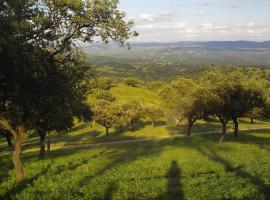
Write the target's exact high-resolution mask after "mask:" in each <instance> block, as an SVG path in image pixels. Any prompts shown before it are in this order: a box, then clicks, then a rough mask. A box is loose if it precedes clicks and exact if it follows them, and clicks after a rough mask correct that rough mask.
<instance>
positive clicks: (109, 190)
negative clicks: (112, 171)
mask: <svg viewBox="0 0 270 200" xmlns="http://www.w3.org/2000/svg"><path fill="white" fill-rule="evenodd" d="M116 190H117V183H116V182H112V183H109V184H108V187H107V189H106V191H105V194H104V200H111V199H113V193H114V192H115V191H116Z"/></svg>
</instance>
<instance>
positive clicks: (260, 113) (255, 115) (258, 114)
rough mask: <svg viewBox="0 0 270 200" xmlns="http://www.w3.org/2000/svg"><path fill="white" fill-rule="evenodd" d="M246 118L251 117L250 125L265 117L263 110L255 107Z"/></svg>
mask: <svg viewBox="0 0 270 200" xmlns="http://www.w3.org/2000/svg"><path fill="white" fill-rule="evenodd" d="M246 117H249V118H250V123H251V124H254V119H258V118H260V117H263V108H258V107H254V108H253V109H251V110H250V111H249V112H248V113H247V114H246Z"/></svg>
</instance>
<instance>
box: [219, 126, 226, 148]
mask: <svg viewBox="0 0 270 200" xmlns="http://www.w3.org/2000/svg"><path fill="white" fill-rule="evenodd" d="M221 123H222V131H221V136H220V139H219V143H222V142H223V141H224V138H225V135H226V133H227V124H226V122H224V121H223V122H221Z"/></svg>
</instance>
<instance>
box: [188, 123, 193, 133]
mask: <svg viewBox="0 0 270 200" xmlns="http://www.w3.org/2000/svg"><path fill="white" fill-rule="evenodd" d="M192 126H193V123H192V122H188V127H187V136H188V137H190V136H191V134H192V133H191V129H192Z"/></svg>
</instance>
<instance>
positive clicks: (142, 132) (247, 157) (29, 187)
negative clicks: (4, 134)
mask: <svg viewBox="0 0 270 200" xmlns="http://www.w3.org/2000/svg"><path fill="white" fill-rule="evenodd" d="M111 92H112V94H113V95H114V96H115V97H116V99H117V102H120V103H124V102H126V101H129V100H138V101H141V102H142V103H143V104H144V105H147V104H160V105H162V101H161V100H160V99H159V97H158V96H157V95H156V94H155V93H154V92H152V91H150V90H149V89H147V88H144V87H142V88H131V87H128V86H125V85H123V84H119V85H117V86H116V87H113V88H112V89H111ZM134 94H135V95H134ZM89 101H90V102H93V101H95V99H94V98H92V97H91V98H89ZM135 128H136V130H135V131H134V132H132V131H131V130H130V127H129V126H127V127H125V129H124V130H123V131H119V130H116V129H111V130H110V135H109V136H106V135H105V130H104V128H103V127H101V126H99V125H97V124H93V126H92V127H91V126H90V125H89V124H85V123H77V124H76V126H74V127H73V128H72V129H71V130H70V131H68V132H62V133H60V134H58V135H56V136H53V137H52V147H53V148H55V147H61V146H64V145H67V146H68V145H77V146H76V148H72V149H70V148H68V147H67V148H65V149H64V148H60V149H57V150H53V151H52V152H51V155H50V156H46V159H45V160H42V161H40V160H38V150H39V149H38V148H39V138H38V137H37V136H36V135H28V136H26V137H25V139H24V142H23V149H24V150H25V151H24V153H23V156H22V159H23V163H24V167H25V173H26V179H25V181H24V182H23V183H21V184H17V183H16V181H15V174H14V170H13V165H12V161H11V157H10V155H4V154H2V156H1V157H0V169H1V170H0V199H1V200H2V199H20V200H31V199H33V200H36V199H43V200H49V199H55V200H58V199H60V200H62V199H63V200H69V199H70V200H74V199H87V200H88V199H90V200H102V199H104V200H109V199H118V200H125V199H129V200H130V199H134V200H137V199H141V200H148V199H149V200H150V199H164V200H166V199H167V200H178V199H187V200H189V199H190V200H197V199H198V200H200V199H202V200H216V199H217V200H219V199H220V200H224V199H228V200H229V199H230V200H232V199H233V200H263V199H270V196H269V194H270V170H269V169H270V156H269V153H270V120H257V121H256V124H250V122H249V120H248V119H241V120H240V130H241V129H242V130H244V129H252V128H256V130H247V131H241V133H240V136H239V138H237V139H234V138H233V137H232V135H231V134H228V135H227V136H226V138H225V142H224V143H223V144H218V143H217V141H218V139H219V135H218V134H217V133H216V134H211V135H205V136H194V137H192V138H178V139H172V138H170V136H177V135H181V134H186V125H185V124H179V125H177V126H176V125H167V124H166V121H165V119H161V120H160V121H159V122H158V123H157V124H156V127H155V128H153V127H152V126H151V123H150V121H148V120H140V121H139V122H138V123H136V125H135ZM228 128H232V124H228ZM220 130H221V126H220V124H219V123H218V122H217V121H212V122H209V123H206V122H204V121H198V122H197V123H196V124H195V125H194V127H193V130H192V131H193V133H199V132H206V131H214V132H219V131H220ZM160 137H169V138H167V139H160ZM138 138H145V139H149V138H151V139H153V140H152V141H147V142H141V143H136V144H135V143H134V144H125V145H124V144H122V145H103V146H100V147H92V148H89V147H88V148H86V147H84V146H82V145H83V144H94V143H101V142H111V141H121V140H133V139H138ZM80 145H81V146H80ZM3 151H4V152H11V151H12V148H7V145H6V142H5V140H4V139H3V138H0V152H3ZM0 155H1V153H0Z"/></svg>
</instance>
